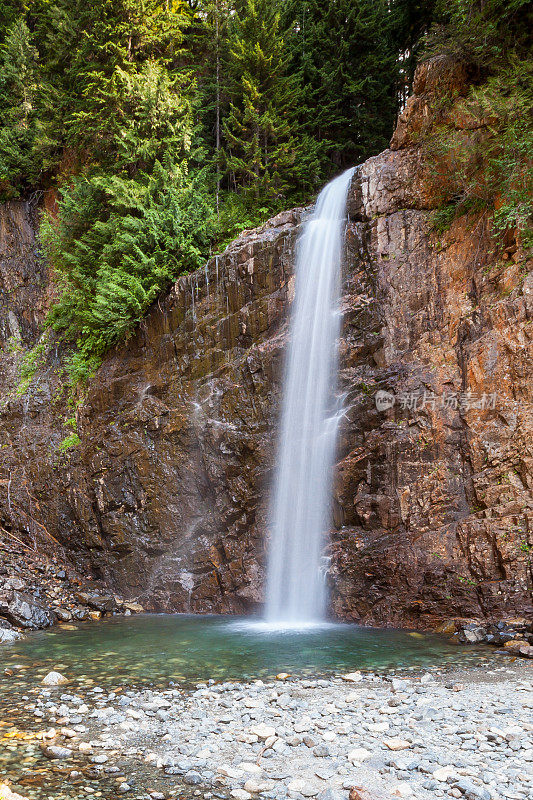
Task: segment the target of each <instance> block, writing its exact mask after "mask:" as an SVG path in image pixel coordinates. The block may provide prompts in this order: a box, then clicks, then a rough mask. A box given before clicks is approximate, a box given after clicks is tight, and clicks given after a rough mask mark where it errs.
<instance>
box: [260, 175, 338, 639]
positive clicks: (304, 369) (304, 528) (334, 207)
mask: <svg viewBox="0 0 533 800" xmlns="http://www.w3.org/2000/svg"><path fill="white" fill-rule="evenodd" d="M352 175H353V169H350V170H347V171H346V172H344V173H343V174H342V175H339V177H337V178H335V180H333V181H331V183H328V185H327V186H326V187H325V188H324V189H323V190H322V192H321V194H320V195H319V197H318V200H317V203H316V206H315V209H314V212H313V214H312V216H311V217H310V219H309V220H308V221H307V222H306V224H305V228H304V232H303V236H302V239H301V241H300V243H299V249H298V256H297V261H296V293H295V301H294V308H293V312H292V318H291V326H290V344H289V352H288V360H287V366H286V374H285V382H284V398H283V409H282V419H281V436H280V444H279V452H278V461H277V464H278V467H277V474H276V481H275V487H274V496H273V507H272V537H271V542H270V552H269V563H268V579H267V591H266V609H265V615H266V620H267V622H269V623H283V624H287V623H295V624H299V623H309V622H315V621H320V620H322V619H323V618H324V615H325V605H326V596H325V594H326V593H325V587H324V580H323V576H322V575H321V574H320V561H321V550H322V539H323V535H324V532H325V529H326V528H327V527H328V509H329V495H330V487H331V474H332V468H333V459H334V455H335V440H336V429H337V424H336V420H335V419H334V417H333V416H332V414H333V412H332V405H333V400H334V393H335V385H336V374H337V345H336V342H337V337H338V334H339V319H340V315H339V309H338V304H339V293H340V266H341V252H342V244H343V232H344V223H345V217H346V197H347V194H348V188H349V186H350V182H351V178H352Z"/></svg>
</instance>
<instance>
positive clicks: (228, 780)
mask: <svg viewBox="0 0 533 800" xmlns="http://www.w3.org/2000/svg"><path fill="white" fill-rule="evenodd" d="M49 681H50V682H51V683H54V678H50V679H49ZM26 700H27V703H26V705H25V708H26V712H27V713H28V714H31V715H33V716H34V718H36V719H37V720H38V722H39V724H41V725H42V730H41V732H40V733H39V739H40V742H41V749H42V753H43V755H44V756H45V757H46V758H47V759H48V760H49V762H50V763H51V764H53V765H60V766H59V767H58V766H56V769H60V770H61V773H62V775H63V776H64V782H65V792H64V794H63V793H60V794H58V795H52V796H53V797H56V796H57V797H59V796H72V795H70V794H68V791H67V790H68V788H69V787H73V786H74V787H75V786H78V787H79V792H80V794H79V795H78V796H84V795H89V794H90V795H91V796H103V797H115V796H116V795H117V794H119V795H120V794H123V795H125V796H127V797H132V798H139V799H141V798H143V799H144V798H146V800H149V798H152V800H156V799H160V800H163V798H170V797H172V798H173V797H176V796H179V797H188V796H192V797H194V796H196V797H203V798H204V800H209V799H210V798H213V797H221V798H222V797H224V798H225V797H228V798H229V797H231V798H234V799H235V800H251V798H254V797H261V798H269V799H271V800H282V798H294V800H302V799H303V798H315V797H316V798H318V800H348V799H350V800H385V799H386V798H397V797H413V798H419V799H420V800H430V798H438V797H443V798H445V797H453V798H462V797H464V798H466V800H526V798H529V797H531V792H532V791H533V724H532V709H533V690H532V684H531V671H530V666H529V664H528V662H526V661H518V660H517V661H516V662H515V663H514V664H510V665H509V666H494V668H492V669H488V670H484V671H479V670H467V671H464V672H455V673H454V672H449V673H443V672H440V673H439V671H438V670H436V671H435V672H429V673H426V674H423V675H419V676H416V677H413V676H410V677H408V678H406V677H404V676H396V677H394V676H386V677H383V676H378V675H375V674H361V673H351V674H348V675H342V676H341V675H339V676H335V677H331V678H329V679H313V680H310V679H306V680H304V679H292V678H291V677H290V676H285V675H280V676H278V678H277V679H276V680H273V681H269V682H262V681H254V682H251V683H234V682H231V683H228V682H226V683H221V684H214V683H212V684H211V683H210V682H207V683H202V684H198V685H197V686H196V687H195V688H193V689H185V688H183V687H178V686H172V685H171V686H169V688H167V689H164V690H152V689H143V690H135V689H133V688H129V689H128V688H126V687H117V688H116V689H115V690H113V691H108V690H104V689H103V688H101V687H93V688H91V689H88V690H87V689H86V688H84V689H81V690H80V689H79V688H78V687H76V686H72V685H71V686H68V685H67V686H62V685H60V686H57V687H54V686H45V687H41V688H39V689H36V690H35V692H34V694H33V695H32V696H31V697H26ZM80 758H81V759H83V760H84V761H85V765H84V766H83V767H82V766H81V765H80ZM88 778H90V779H91V784H90V785H89V786H88V787H87V782H88ZM98 779H100V780H101V782H102V788H101V790H100V791H97V788H94V787H95V781H96V786H97V785H98ZM110 781H111V782H112V784H109V782H110ZM110 786H112V788H110ZM106 787H107V788H106ZM15 788H17V787H15V786H14V787H13V789H15ZM18 790H19V791H20V788H19V789H18Z"/></svg>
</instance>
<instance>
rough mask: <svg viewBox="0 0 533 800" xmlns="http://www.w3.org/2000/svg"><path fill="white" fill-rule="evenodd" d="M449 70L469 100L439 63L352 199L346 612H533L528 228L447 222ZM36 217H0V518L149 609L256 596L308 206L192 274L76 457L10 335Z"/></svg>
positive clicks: (102, 404) (115, 357) (500, 615)
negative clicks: (436, 221) (437, 139)
mask: <svg viewBox="0 0 533 800" xmlns="http://www.w3.org/2000/svg"><path fill="white" fill-rule="evenodd" d="M441 73H442V76H443V77H442V80H443V81H445V83H446V85H449V84H450V82H451V83H453V82H454V81H455V83H456V88H457V90H458V92H459V94H460V93H461V91H462V90H461V86H463V85H464V81H465V80H466V76H464V75H462V73H460V70H459V72H458V71H457V70H456V71H455V72H454V70H453V69H452V68H451V66H450V65H449V64H448V63H442V64H440V66H439V65H438V64H437V65H434V64H433V65H429V66H428V65H423V67H421V68H420V70H419V72H418V74H417V80H416V82H415V95H414V96H413V99H412V100H411V101H410V103H409V104H408V107H407V108H406V110H405V112H404V113H403V114H402V117H401V119H400V122H399V126H398V130H397V132H396V134H395V137H394V138H393V141H392V143H391V148H392V149H390V150H387V151H385V152H384V153H382V154H380V155H378V156H376V157H375V158H371V159H369V160H368V161H367V162H365V164H363V165H361V166H360V167H359V168H358V170H357V172H356V175H355V177H354V182H353V185H352V189H351V194H350V200H349V214H350V219H349V221H348V225H347V230H346V253H345V266H344V279H343V300H342V313H343V331H342V337H341V342H340V356H341V370H340V382H339V393H341V394H342V396H343V398H344V407H345V415H344V419H343V421H342V425H341V432H340V441H339V449H338V463H337V470H336V480H335V486H334V498H333V520H334V521H333V527H332V531H331V544H330V546H329V548H328V551H327V553H326V557H325V563H324V569H325V571H326V572H327V575H328V580H329V584H330V588H331V598H332V607H333V611H334V614H335V615H336V616H338V617H341V618H347V619H351V620H356V621H363V622H370V623H374V624H380V625H385V624H388V625H391V624H392V625H404V626H413V627H421V628H427V627H434V626H436V625H439V624H441V623H442V622H443V621H444V620H449V619H453V620H455V621H456V622H457V625H460V624H462V623H466V622H468V621H470V620H472V619H475V620H479V622H480V624H483V623H484V622H485V621H487V620H490V621H497V620H505V619H507V618H509V617H517V616H520V617H523V616H524V615H529V614H530V613H531V600H530V589H531V579H532V567H531V553H532V546H533V541H532V539H531V532H530V531H531V527H532V511H533V498H532V494H531V488H532V472H531V470H532V464H533V453H532V452H531V446H532V445H531V442H532V437H531V431H532V430H533V421H532V408H533V406H532V398H531V391H532V386H533V381H532V369H533V367H532V364H533V358H532V351H531V331H530V327H531V325H530V322H531V316H532V312H533V306H532V298H533V279H532V277H531V273H530V268H531V264H529V263H527V262H526V261H525V256H524V253H523V252H522V251H521V248H520V242H519V241H518V240H515V238H514V233H513V232H509V235H508V236H509V237H510V238H511V239H512V242H511V241H509V242H507V241H506V242H504V243H503V245H502V246H501V247H499V246H498V245H496V244H495V242H494V240H493V239H492V238H491V236H490V230H489V223H488V221H487V218H486V216H483V215H482V214H477V215H476V214H468V215H465V216H463V217H461V218H459V219H456V220H455V221H454V222H453V224H452V225H451V227H450V229H449V230H448V231H445V232H444V233H439V232H437V231H435V230H434V229H433V224H432V213H433V210H434V208H435V207H436V205H437V203H438V193H436V192H435V188H434V184H433V183H432V180H433V179H432V176H431V174H430V172H428V169H427V167H426V165H425V164H424V160H423V156H422V153H421V151H420V149H419V147H418V145H417V144H416V135H417V132H418V131H419V130H420V129H421V128H420V126H421V125H422V124H425V121H427V120H431V114H429V113H426V111H427V109H429V108H431V104H432V102H433V100H434V98H435V94H436V92H437V93H438V80H439V79H438V75H439V74H441ZM450 113H453V110H452V112H450ZM456 122H457V126H458V128H460V129H464V131H465V136H467V135H470V133H469V127H468V126H469V122H468V120H465V119H460V118H457V121H456ZM25 208H26V206H24V204H20V205H19V206H16V204H15V205H13V204H10V205H9V207H6V208H4V210H3V212H2V214H3V216H2V220H3V222H2V225H0V232H1V233H2V235H3V237H4V238H3V239H2V245H1V247H0V255H2V257H3V258H4V261H3V262H2V270H3V272H1V274H2V275H4V276H5V275H8V276H9V280H11V281H12V282H13V281H15V282H17V286H18V287H19V288H18V290H17V292H14V293H13V292H11V294H10V295H9V303H8V304H7V305H4V306H2V308H1V309H0V317H1V325H0V329H1V330H2V331H3V333H2V336H3V339H2V346H3V352H2V355H1V357H0V379H1V380H2V382H3V385H4V386H5V387H6V389H5V393H4V394H3V396H2V402H1V408H0V437H1V440H2V442H3V443H5V446H4V447H2V449H1V450H0V523H1V524H2V526H3V528H4V529H6V530H7V531H8V532H10V533H11V534H12V535H16V536H17V537H19V538H20V537H22V539H23V540H24V541H25V542H26V541H28V539H30V538H32V537H33V538H34V539H35V540H36V541H38V543H39V545H38V546H39V548H40V549H44V550H45V551H46V550H47V549H48V551H49V552H50V551H51V550H52V549H54V548H57V546H58V545H57V543H59V544H60V545H61V546H62V547H63V548H64V552H65V559H66V560H67V561H69V562H70V563H71V564H73V565H74V566H76V568H77V569H78V571H79V572H80V573H83V574H86V575H92V576H93V577H94V578H95V579H96V580H97V581H101V586H102V591H104V592H107V593H108V595H111V596H112V595H113V594H115V593H119V594H121V595H123V596H125V597H126V598H132V599H134V600H137V599H139V600H140V602H141V604H142V605H143V606H145V607H146V608H147V609H150V610H167V611H170V610H180V611H193V612H206V611H224V612H231V613H234V612H243V611H249V610H250V609H255V608H257V607H258V606H259V605H260V603H261V602H262V599H263V597H262V587H263V585H264V563H265V544H266V537H267V528H268V526H267V511H268V487H269V486H270V484H271V478H272V473H271V469H272V464H273V460H274V457H275V443H276V442H275V440H276V435H275V432H276V424H277V411H278V408H279V399H280V382H281V377H282V363H283V353H284V345H285V341H286V335H287V317H288V311H289V309H290V304H291V301H292V297H293V293H294V282H293V265H294V249H295V246H296V241H297V238H298V234H299V226H300V222H301V218H302V213H305V212H302V210H301V209H295V210H293V211H289V212H286V213H284V214H281V215H278V217H276V218H274V219H273V220H271V221H269V222H268V223H267V224H266V225H264V226H263V227H262V228H259V229H257V230H255V231H251V232H245V233H244V234H243V235H241V236H240V237H239V238H238V239H237V240H236V241H235V242H233V243H232V244H231V245H230V246H229V248H228V249H227V250H226V251H225V252H224V253H223V254H221V255H220V256H218V257H214V258H211V259H210V260H209V262H208V263H207V265H206V267H205V269H204V270H200V271H198V272H197V273H194V274H192V275H189V276H184V277H182V278H180V279H179V280H178V281H177V282H176V284H175V285H174V287H173V288H172V289H171V291H170V292H169V293H168V295H167V296H166V297H163V298H161V300H160V301H159V302H158V303H156V304H155V305H154V308H153V310H152V311H151V313H150V314H149V315H148V317H147V318H146V319H145V320H144V321H143V323H142V325H141V326H140V327H139V330H138V332H137V333H136V335H135V336H134V337H132V339H131V340H130V341H128V342H127V343H125V344H124V345H123V346H122V347H121V348H119V349H117V350H116V351H115V352H112V353H110V354H109V356H108V357H107V358H106V360H105V362H104V364H103V365H102V367H101V368H100V370H99V371H98V374H97V375H96V377H95V379H94V380H93V381H92V383H91V385H90V387H89V391H88V394H87V396H86V398H85V400H84V402H83V403H82V405H81V406H80V407H79V408H78V410H77V412H76V422H77V428H78V432H79V435H80V438H81V445H80V446H79V447H77V448H74V449H72V450H71V451H69V452H68V453H66V454H62V453H61V452H60V449H59V445H60V443H61V441H62V440H63V439H64V437H65V428H64V421H65V419H66V417H67V416H70V415H71V413H72V412H71V411H69V410H68V409H67V408H66V405H65V402H64V400H61V392H60V388H61V386H60V377H59V369H60V364H59V361H58V358H57V353H56V350H55V348H54V347H53V346H52V347H51V348H50V349H49V353H48V358H47V360H46V363H45V364H43V365H42V366H41V367H40V368H39V370H38V371H37V373H36V375H35V377H34V379H33V382H32V383H31V385H30V386H29V388H28V389H27V391H26V392H25V393H24V394H21V395H18V394H17V393H16V391H15V390H16V386H17V384H18V365H19V364H20V359H21V352H19V350H18V349H17V347H14V346H13V341H14V340H13V338H12V337H13V336H15V338H16V337H17V336H19V339H17V341H20V342H21V347H22V349H23V348H24V347H25V346H26V345H29V344H31V343H33V342H35V340H36V336H38V334H39V330H40V328H39V325H40V324H41V322H42V316H43V313H44V310H45V307H46V303H47V298H48V294H49V290H48V288H47V280H48V279H47V276H46V271H44V272H43V268H42V265H41V264H39V262H38V259H37V260H36V256H35V246H34V239H32V236H34V233H32V231H33V228H32V226H31V225H30V224H29V223H28V222H27V217H26V216H24V214H25V213H26V212H25ZM2 226H3V227H2ZM502 247H505V248H506V249H505V252H504V253H503V254H502ZM504 255H506V258H504ZM6 259H7V260H6ZM6 265H7V266H6ZM17 276H18V277H17ZM3 280H4V284H2V285H1V286H0V288H2V291H3V292H4V293H5V292H7V291H8V288H9V287H8V288H7V289H6V288H5V287H6V286H7V284H6V280H7V279H6V278H4V279H3ZM9 291H10V290H9ZM30 306H31V308H32V312H31V319H30V318H29V317H28V308H29V307H30ZM13 319H15V321H16V322H17V325H18V328H16V326H14V323H13ZM9 320H11V322H9ZM2 326H3V327H2ZM9 326H10V327H9ZM8 327H9V330H8ZM15 328H16V330H15ZM13 331H15V333H13ZM17 331H19V333H18V334H17ZM378 392H380V393H381V394H380V396H379V398H378V396H377V395H378ZM50 536H52V537H53V540H57V541H56V542H55V541H53V540H51V539H50ZM17 591H18V590H17ZM89 595H90V592H89ZM112 602H113V601H111V605H112ZM80 603H81V606H82V608H83V607H86V608H90V609H91V610H92V611H93V612H95V613H113V612H112V611H110V610H108V609H104V610H101V609H100V608H99V607H98V606H94V605H93V606H91V605H90V603H89V600H88V599H87V603H85V602H81V601H80ZM71 613H73V614H74V612H73V611H72V612H71Z"/></svg>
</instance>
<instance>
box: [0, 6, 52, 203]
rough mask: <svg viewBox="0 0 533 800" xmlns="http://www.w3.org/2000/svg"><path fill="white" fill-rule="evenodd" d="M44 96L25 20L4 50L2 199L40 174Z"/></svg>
mask: <svg viewBox="0 0 533 800" xmlns="http://www.w3.org/2000/svg"><path fill="white" fill-rule="evenodd" d="M40 93H42V86H41V81H40V74H39V63H38V52H37V48H36V47H35V45H34V44H33V42H32V39H31V35H30V31H29V29H28V26H27V25H26V22H25V21H24V19H20V20H17V21H16V22H14V23H13V24H12V25H11V27H10V28H9V29H8V30H7V31H6V35H5V39H4V42H3V44H2V45H1V46H0V196H2V195H3V197H4V198H7V197H12V196H16V195H17V194H19V193H20V192H21V191H23V189H24V188H25V187H27V186H28V185H31V183H32V182H33V181H35V180H36V179H37V176H38V174H39V163H38V159H37V158H36V157H35V153H34V144H35V137H36V133H37V124H38V123H37V107H36V105H37V99H38V96H39V94H40Z"/></svg>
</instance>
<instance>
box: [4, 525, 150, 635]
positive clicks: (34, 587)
mask: <svg viewBox="0 0 533 800" xmlns="http://www.w3.org/2000/svg"><path fill="white" fill-rule="evenodd" d="M0 535H1V534H0ZM20 548H21V545H19V549H18V550H14V549H13V548H12V547H8V546H7V545H6V544H4V545H3V546H2V548H1V549H0V554H1V555H2V567H1V571H0V642H11V641H16V640H17V639H18V638H20V637H21V636H22V635H23V633H24V632H27V631H32V630H37V629H40V628H48V627H50V626H51V625H54V624H56V623H60V624H61V623H72V622H83V621H84V620H90V619H99V618H100V617H103V616H110V615H113V614H128V615H129V614H131V613H135V612H139V611H142V610H143V609H142V606H140V605H139V604H137V603H134V602H130V601H125V600H124V599H123V598H122V597H120V596H118V595H112V594H110V593H109V591H108V590H105V589H103V588H102V586H95V587H93V586H91V587H90V588H88V589H86V591H82V589H83V588H85V587H86V586H87V580H86V578H83V577H81V576H80V575H79V574H78V573H77V572H76V571H75V570H74V569H73V568H72V567H71V565H70V564H68V560H67V564H68V566H67V569H65V568H64V559H60V558H58V557H57V556H54V557H50V558H49V557H47V556H46V555H41V554H39V553H38V552H37V551H36V550H35V549H33V550H32V549H30V548H23V549H20Z"/></svg>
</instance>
